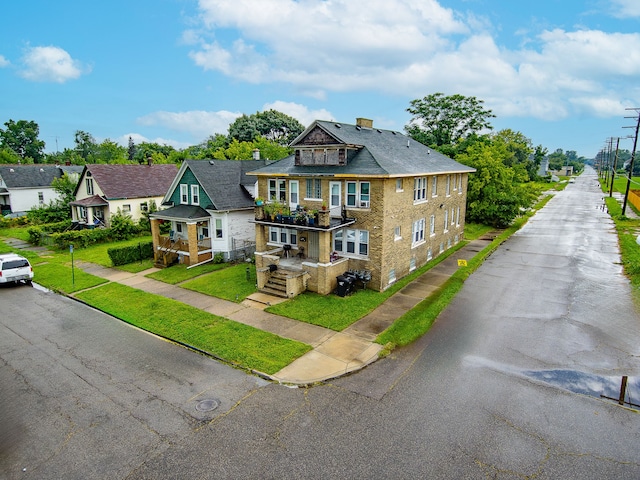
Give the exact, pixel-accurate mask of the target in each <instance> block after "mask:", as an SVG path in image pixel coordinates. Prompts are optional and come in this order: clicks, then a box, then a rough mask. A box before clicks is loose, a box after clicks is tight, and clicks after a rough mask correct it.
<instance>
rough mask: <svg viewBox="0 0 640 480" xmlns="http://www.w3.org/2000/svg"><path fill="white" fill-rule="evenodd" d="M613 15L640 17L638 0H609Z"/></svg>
mask: <svg viewBox="0 0 640 480" xmlns="http://www.w3.org/2000/svg"><path fill="white" fill-rule="evenodd" d="M611 3H612V4H613V5H612V8H613V16H614V17H618V18H629V17H640V2H638V0H611Z"/></svg>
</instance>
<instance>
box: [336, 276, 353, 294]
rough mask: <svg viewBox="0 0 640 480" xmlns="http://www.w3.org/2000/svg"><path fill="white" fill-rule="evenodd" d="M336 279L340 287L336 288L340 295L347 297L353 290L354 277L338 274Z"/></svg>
mask: <svg viewBox="0 0 640 480" xmlns="http://www.w3.org/2000/svg"><path fill="white" fill-rule="evenodd" d="M336 279H337V280H338V288H337V290H336V293H337V294H338V296H339V297H345V296H347V295H348V294H349V293H351V292H352V290H353V278H351V277H347V276H344V275H338V276H337V277H336Z"/></svg>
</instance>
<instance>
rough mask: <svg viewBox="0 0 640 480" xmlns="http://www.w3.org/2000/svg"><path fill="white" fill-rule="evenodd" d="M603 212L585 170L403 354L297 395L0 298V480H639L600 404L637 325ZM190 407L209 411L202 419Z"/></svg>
mask: <svg viewBox="0 0 640 480" xmlns="http://www.w3.org/2000/svg"><path fill="white" fill-rule="evenodd" d="M602 197H603V195H602V193H601V192H600V190H599V188H598V186H597V179H596V176H595V173H594V172H593V170H588V171H586V172H585V173H584V174H583V175H581V176H580V177H579V178H578V180H577V182H576V183H575V184H570V185H568V186H567V188H566V189H565V190H564V191H562V192H559V193H557V194H556V195H555V196H554V198H553V199H552V200H551V201H550V202H549V203H548V204H547V206H545V208H544V209H542V210H541V211H539V212H538V213H537V214H536V215H535V216H534V217H533V218H532V219H530V221H529V222H528V223H527V225H526V226H525V227H524V228H523V229H521V230H520V231H519V232H518V233H517V234H516V235H514V236H513V237H512V238H510V239H509V240H508V241H507V242H505V243H504V244H503V245H502V246H501V247H500V248H499V249H498V250H497V251H496V252H495V253H494V254H493V255H491V256H490V257H489V258H488V259H487V261H486V262H485V263H484V264H483V265H482V266H481V268H480V269H479V270H478V271H477V272H476V273H474V274H473V275H472V276H471V277H470V278H469V279H468V280H467V282H466V283H465V286H464V287H463V289H462V290H461V291H460V292H459V294H458V295H457V296H456V298H455V299H454V301H453V302H452V303H451V305H450V306H449V308H447V309H446V310H445V311H444V312H443V313H442V314H441V316H440V317H439V318H438V320H437V322H436V323H435V325H434V327H433V328H432V329H431V330H430V331H429V332H428V333H427V334H426V335H425V336H423V337H422V338H421V339H420V340H419V341H417V342H415V343H414V344H412V345H410V346H408V347H406V348H402V349H398V350H396V351H394V352H393V353H392V355H390V356H389V357H387V358H385V359H383V360H379V361H377V362H375V363H374V364H372V365H370V366H369V367H367V368H366V369H364V370H363V371H361V372H358V373H355V374H352V375H350V376H348V377H343V378H340V379H337V380H334V381H330V382H328V383H326V384H323V385H318V386H315V387H312V388H307V389H295V388H286V387H283V386H279V385H275V384H265V383H264V382H263V381H260V380H258V379H256V378H253V377H251V376H247V375H245V374H244V373H242V372H238V371H235V370H233V369H231V368H229V367H226V366H224V365H219V364H217V363H216V362H214V361H212V360H209V359H207V358H205V357H202V356H200V355H197V354H195V353H192V352H189V351H187V350H185V349H182V348H180V347H177V346H175V345H171V344H169V343H167V342H164V341H162V340H159V339H157V338H155V337H153V336H151V335H147V334H145V333H142V332H139V331H137V330H135V329H132V328H131V327H128V326H126V325H123V324H121V323H120V322H118V321H116V320H113V319H111V318H109V317H107V316H106V315H102V314H100V313H99V312H95V311H93V310H90V309H87V308H86V307H84V306H82V305H78V304H75V303H74V302H72V301H71V300H67V299H63V298H60V297H58V296H56V295H54V294H50V293H44V292H38V291H35V290H33V289H29V288H26V287H25V288H18V289H12V290H7V289H2V290H0V302H2V310H3V312H2V317H1V318H0V360H1V361H2V363H0V366H1V367H2V369H1V373H2V379H1V380H2V385H3V392H4V391H8V392H10V396H9V397H10V399H11V402H10V403H9V405H10V406H11V407H12V412H13V413H12V414H11V415H8V416H5V417H6V418H5V419H4V420H3V422H4V424H5V425H7V426H8V427H9V429H10V430H11V431H12V432H15V435H14V436H13V437H11V438H12V439H13V441H11V442H9V444H10V448H9V450H8V451H7V452H6V453H5V454H4V455H3V456H2V457H1V464H0V465H1V467H2V468H3V470H0V473H4V474H5V476H6V477H7V478H11V479H13V478H21V479H22V478H78V479H80V478H83V479H102V478H126V479H158V478H172V479H179V478H185V479H186V478H202V479H205V478H216V479H236V478H292V479H293V478H318V479H319V478H323V479H324V478H340V479H342V478H345V479H360V478H362V479H364V478H367V479H370V478H383V477H387V478H399V479H404V478H406V479H409V478H433V479H440V478H442V479H445V478H446V479H450V478H456V479H486V478H498V479H523V478H530V479H533V478H536V479H558V478H562V479H573V478H576V479H578V478H579V479H609V478H612V479H613V478H615V479H618V478H640V448H638V444H639V443H640V442H639V441H640V433H639V432H640V428H639V426H640V423H639V422H640V417H639V416H638V411H637V410H635V409H632V408H629V407H628V406H620V405H618V404H617V403H616V402H615V401H610V400H607V399H603V398H601V397H600V395H601V394H607V395H608V396H611V395H617V391H616V388H617V386H618V385H619V382H620V380H621V377H622V376H623V375H628V376H629V390H628V396H627V397H625V398H626V399H629V400H631V401H633V400H635V401H636V402H638V400H639V398H638V397H640V391H639V390H640V385H638V378H639V377H640V319H639V317H638V313H637V311H636V310H635V308H634V306H633V304H632V302H631V290H630V286H629V283H628V281H627V279H626V278H625V277H624V275H623V274H622V268H621V266H620V258H619V253H618V247H617V237H616V233H615V230H614V226H613V223H612V221H611V219H610V218H609V216H608V215H607V213H606V211H604V210H603V209H602V208H601V206H602ZM7 310H8V313H9V314H10V315H9V316H13V315H19V314H21V313H22V314H23V318H22V319H21V320H19V321H14V320H7V319H8V318H9V317H8V316H7V315H5V311H7ZM25 317H26V318H25ZM5 385H6V386H8V388H6V389H5V388H4V387H5ZM4 397H6V395H4ZM200 400H204V401H205V403H204V405H205V406H209V405H212V403H211V402H212V401H213V403H218V404H219V406H217V408H215V409H213V410H210V411H207V412H199V411H198V409H197V408H196V406H197V405H201V404H200V403H199V401H200ZM207 400H209V402H206V401H207ZM22 468H26V471H25V472H23V471H22Z"/></svg>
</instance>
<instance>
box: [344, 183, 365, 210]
mask: <svg viewBox="0 0 640 480" xmlns="http://www.w3.org/2000/svg"><path fill="white" fill-rule="evenodd" d="M370 188H371V184H370V183H369V182H347V207H351V208H369V205H370V204H369V201H370V198H371V196H370Z"/></svg>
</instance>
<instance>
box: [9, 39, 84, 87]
mask: <svg viewBox="0 0 640 480" xmlns="http://www.w3.org/2000/svg"><path fill="white" fill-rule="evenodd" d="M22 62H23V65H24V68H23V69H22V70H21V72H20V75H21V76H22V77H24V78H26V79H27V80H32V81H36V82H57V83H64V82H66V81H67V80H72V79H76V78H78V77H80V75H82V74H83V73H85V72H87V73H88V72H89V71H90V69H89V68H88V67H83V66H82V64H81V63H80V62H78V61H77V60H74V59H73V58H71V55H69V54H68V53H67V52H66V51H65V50H63V49H62V48H59V47H54V46H48V47H29V48H28V49H27V51H26V53H25V55H24V57H23V58H22Z"/></svg>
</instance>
